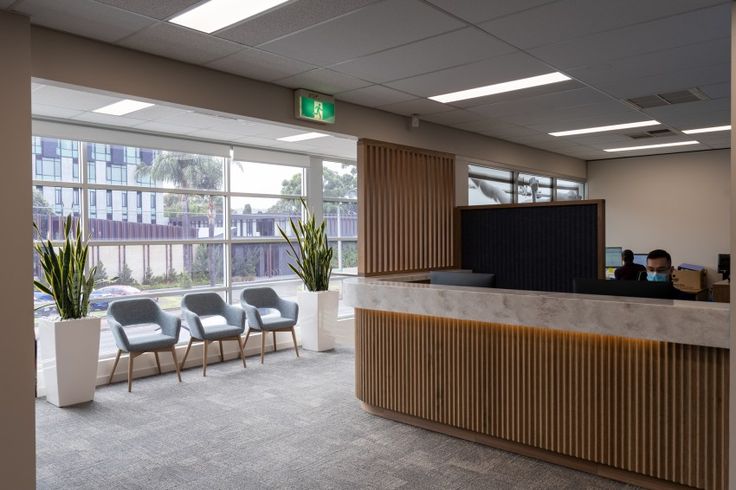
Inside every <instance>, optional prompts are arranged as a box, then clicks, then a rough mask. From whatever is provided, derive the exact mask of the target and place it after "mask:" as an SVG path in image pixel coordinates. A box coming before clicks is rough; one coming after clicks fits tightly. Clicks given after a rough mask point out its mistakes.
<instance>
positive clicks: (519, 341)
mask: <svg viewBox="0 0 736 490" xmlns="http://www.w3.org/2000/svg"><path fill="white" fill-rule="evenodd" d="M427 277H428V276H427V274H412V275H403V276H392V277H386V276H383V277H382V278H380V279H379V278H355V279H350V280H346V281H345V282H344V285H343V288H344V290H343V295H344V300H345V302H346V303H347V304H349V305H351V306H354V307H355V308H356V312H355V328H356V340H355V342H356V395H357V397H358V398H359V399H360V400H361V401H362V402H363V407H364V408H365V409H366V410H367V411H369V412H371V413H374V414H376V415H380V416H384V417H388V418H391V419H394V420H398V421H401V422H405V423H410V424H414V425H417V426H420V427H424V428H426V429H430V430H435V431H440V432H444V433H446V434H450V435H453V436H456V437H461V438H464V439H469V440H472V441H476V442H479V443H483V444H487V445H490V446H494V447H498V448H501V449H505V450H508V451H514V452H517V453H521V454H525V455H528V456H531V457H535V458H539V459H543V460H546V461H550V462H553V463H557V464H562V465H566V466H569V467H572V468H576V469H579V470H582V471H588V472H591V473H595V474H598V475H602V476H606V477H609V478H614V479H618V480H621V481H627V482H630V483H634V484H637V485H640V486H644V487H649V488H681V487H696V488H725V487H726V483H727V458H728V452H727V447H728V439H727V433H728V346H729V308H728V305H724V304H717V303H702V302H686V301H677V300H660V299H641V298H619V297H608V296H591V295H579V294H569V293H545V292H532V291H517V290H502V289H483V288H465V287H453V286H435V285H429V284H421V283H417V282H411V281H422V280H426V279H427Z"/></svg>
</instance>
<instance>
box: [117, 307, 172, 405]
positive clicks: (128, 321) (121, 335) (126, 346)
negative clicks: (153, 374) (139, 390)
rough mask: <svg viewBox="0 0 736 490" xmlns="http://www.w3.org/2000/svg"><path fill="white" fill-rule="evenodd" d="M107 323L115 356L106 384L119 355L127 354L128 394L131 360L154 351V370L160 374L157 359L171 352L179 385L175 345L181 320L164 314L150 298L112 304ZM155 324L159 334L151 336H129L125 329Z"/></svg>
mask: <svg viewBox="0 0 736 490" xmlns="http://www.w3.org/2000/svg"><path fill="white" fill-rule="evenodd" d="M107 315H108V320H107V323H108V325H109V326H110V330H111V331H112V335H113V337H115V343H116V344H117V346H118V355H117V356H116V357H115V363H114V364H113V366H112V372H110V379H109V380H108V384H110V383H112V377H113V375H114V374H115V369H116V368H117V367H118V361H120V355H121V354H122V353H123V352H127V353H128V354H129V356H130V358H129V359H128V391H129V392H130V391H131V389H132V386H133V359H135V358H136V357H138V356H139V355H141V354H144V353H146V352H153V354H154V355H155V356H156V367H157V368H158V373H159V374H161V362H160V361H159V358H158V353H159V352H170V353H171V356H172V357H173V358H174V368H175V369H176V376H177V377H178V378H179V382H180V383H181V374H180V373H179V363H178V362H177V360H176V343H177V342H178V341H179V331H180V330H181V320H179V318H177V317H176V316H174V315H172V314H170V313H166V312H165V311H163V310H162V309H161V308H160V307H159V306H158V304H156V302H155V301H153V300H152V299H149V298H138V299H122V300H117V301H113V302H112V303H110V306H109V307H108V309H107ZM151 323H153V324H156V325H158V326H159V327H160V328H161V331H160V333H159V332H157V333H150V334H146V335H139V336H137V337H128V335H127V334H126V333H125V327H127V326H130V325H141V324H151Z"/></svg>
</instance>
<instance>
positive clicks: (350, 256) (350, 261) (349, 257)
mask: <svg viewBox="0 0 736 490" xmlns="http://www.w3.org/2000/svg"><path fill="white" fill-rule="evenodd" d="M330 247H332V271H333V272H338V273H343V274H357V273H358V242H357V241H356V240H340V241H330Z"/></svg>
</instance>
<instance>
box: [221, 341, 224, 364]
mask: <svg viewBox="0 0 736 490" xmlns="http://www.w3.org/2000/svg"><path fill="white" fill-rule="evenodd" d="M220 362H225V353H224V352H223V350H222V340H220Z"/></svg>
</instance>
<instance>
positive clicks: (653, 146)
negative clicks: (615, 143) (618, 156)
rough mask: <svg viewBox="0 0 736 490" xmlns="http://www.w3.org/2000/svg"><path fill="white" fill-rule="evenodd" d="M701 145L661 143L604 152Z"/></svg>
mask: <svg viewBox="0 0 736 490" xmlns="http://www.w3.org/2000/svg"><path fill="white" fill-rule="evenodd" d="M697 144H700V141H695V140H692V141H678V142H676V143H660V144H658V145H644V146H629V147H627V148H609V149H608V150H603V151H607V152H614V151H634V150H648V149H650V148H666V147H668V146H685V145H697Z"/></svg>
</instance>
